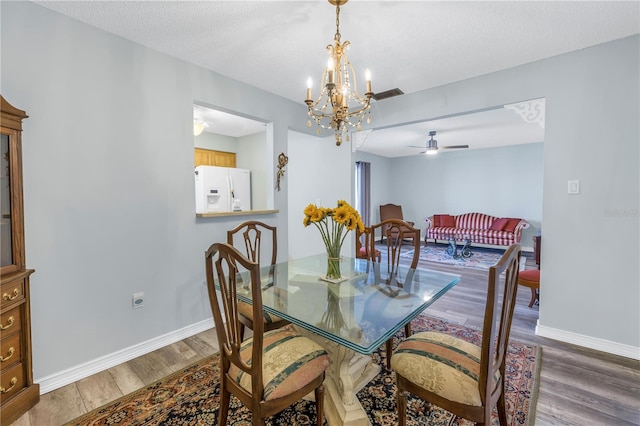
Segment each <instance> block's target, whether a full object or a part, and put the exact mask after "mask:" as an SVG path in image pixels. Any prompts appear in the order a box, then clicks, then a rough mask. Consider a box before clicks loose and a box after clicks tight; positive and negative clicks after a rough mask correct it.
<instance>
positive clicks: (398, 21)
mask: <svg viewBox="0 0 640 426" xmlns="http://www.w3.org/2000/svg"><path fill="white" fill-rule="evenodd" d="M34 3H37V4H40V5H42V6H44V7H47V8H50V9H52V10H55V11H57V12H59V13H62V14H65V15H68V16H70V17H72V18H75V19H77V20H80V21H83V22H86V23H88V24H89V25H92V26H95V27H98V28H101V29H103V30H105V31H108V32H111V33H114V34H117V35H119V36H121V37H124V38H126V39H129V40H132V41H134V42H136V43H139V44H142V45H144V46H147V47H150V48H152V49H155V50H157V51H160V52H164V53H166V54H169V55H171V56H174V57H177V58H180V59H183V60H185V61H188V62H191V63H194V64H196V65H199V66H202V67H204V68H207V69H210V70H213V71H216V72H218V73H220V74H222V75H226V76H229V77H232V78H234V79H236V80H240V81H242V82H245V83H247V84H250V85H253V86H256V87H259V88H261V89H264V90H266V91H269V92H272V93H275V94H277V95H280V96H283V97H285V98H288V99H291V100H294V101H296V102H300V103H301V104H302V101H303V99H304V97H305V87H306V78H307V77H308V76H311V77H313V78H314V80H316V81H317V80H318V79H319V78H320V73H321V71H322V68H323V67H324V66H325V65H326V55H325V47H326V46H327V45H328V44H330V43H331V42H332V40H333V35H334V33H335V8H334V7H333V6H331V5H330V4H329V3H328V2H327V1H324V0H316V1H106V2H105V1H53V2H47V1H35V2H34ZM639 16H640V3H639V2H638V1H628V2H611V1H590V2H582V1H534V2H527V1H509V2H505V1H498V2H493V1H476V2H474V1H467V2H461V1H444V2H441V1H376V2H371V1H359V0H351V1H350V2H349V3H348V4H346V5H345V6H343V7H342V8H341V14H340V32H341V34H342V40H343V41H345V40H349V41H350V42H351V49H350V51H349V59H350V60H351V62H352V63H353V64H354V66H355V68H356V72H358V73H364V69H365V68H369V69H370V70H371V72H372V81H373V91H374V92H381V91H385V90H389V89H393V88H400V89H401V90H402V91H403V92H404V93H412V92H416V91H419V90H423V89H427V88H432V87H436V86H441V85H444V84H448V83H452V82H455V81H459V80H463V79H467V78H471V77H474V76H478V75H483V74H487V73H490V72H494V71H497V70H501V69H505V68H509V67H513V66H517V65H521V64H524V63H529V62H533V61H536V60H539V59H543V58H547V57H550V56H555V55H559V54H562V53H566V52H569V51H573V50H578V49H582V48H585V47H589V46H593V45H596V44H600V43H603V42H607V41H611V40H615V39H619V38H623V37H626V36H629V35H632V34H637V33H639V32H640V23H639V22H640V18H639ZM359 77H360V78H362V77H361V76H359ZM381 102H384V101H381ZM435 130H437V129H435ZM374 133H375V131H374ZM426 139H427V136H426V135H425V137H424V138H422V143H424V141H425V140H426ZM363 148H364V147H363Z"/></svg>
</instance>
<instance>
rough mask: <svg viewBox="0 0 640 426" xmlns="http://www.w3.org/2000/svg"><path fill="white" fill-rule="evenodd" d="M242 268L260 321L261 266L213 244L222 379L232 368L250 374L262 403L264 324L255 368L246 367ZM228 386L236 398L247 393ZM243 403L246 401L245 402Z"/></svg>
mask: <svg viewBox="0 0 640 426" xmlns="http://www.w3.org/2000/svg"><path fill="white" fill-rule="evenodd" d="M241 268H244V269H246V270H247V271H248V272H249V277H250V278H249V279H250V288H251V299H252V306H253V316H254V318H256V317H257V318H259V317H260V316H261V315H262V291H261V286H260V265H258V263H257V262H252V261H250V260H249V259H247V258H246V257H245V256H243V255H242V253H240V252H239V251H238V250H237V249H236V248H235V247H233V246H231V245H229V244H225V243H215V244H212V245H211V247H209V249H208V250H207V252H206V254H205V269H206V275H207V288H208V290H209V302H210V303H211V310H212V311H213V321H214V324H215V328H216V334H217V336H218V343H219V345H220V358H221V363H222V371H221V375H222V376H226V374H227V373H228V371H229V368H230V367H231V365H232V364H233V365H235V366H236V367H237V368H239V369H240V370H242V371H244V372H246V373H249V374H250V375H251V380H252V383H251V387H252V394H253V395H254V396H255V397H256V398H258V399H262V393H263V382H262V337H263V332H264V329H263V323H262V321H256V322H255V323H254V329H253V348H252V352H251V364H247V363H245V362H244V361H243V360H242V358H241V357H240V346H241V344H242V337H243V336H242V335H241V334H242V333H241V329H242V323H241V322H240V315H239V312H238V294H237V288H238V286H237V277H238V273H239V272H240V271H241V270H242V269H241ZM216 282H217V283H218V288H217V290H218V291H216V286H215V283H216ZM223 379H224V380H226V378H225V377H221V380H223ZM228 382H229V383H228V384H229V385H230V386H231V387H232V389H231V393H233V394H234V395H236V394H238V393H246V392H245V391H244V390H242V388H240V387H239V386H237V385H236V384H235V382H234V381H233V380H229V381H228ZM234 389H235V391H234ZM239 398H240V397H239ZM240 399H241V400H242V398H240ZM243 402H245V401H243ZM245 403H246V402H245Z"/></svg>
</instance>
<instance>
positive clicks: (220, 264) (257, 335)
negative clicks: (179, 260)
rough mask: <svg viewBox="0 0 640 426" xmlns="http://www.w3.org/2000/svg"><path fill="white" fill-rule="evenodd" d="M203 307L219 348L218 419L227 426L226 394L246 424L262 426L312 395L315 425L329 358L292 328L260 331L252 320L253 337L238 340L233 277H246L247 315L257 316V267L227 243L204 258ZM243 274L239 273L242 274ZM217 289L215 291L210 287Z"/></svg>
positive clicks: (319, 421) (260, 324)
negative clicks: (207, 306) (245, 413)
mask: <svg viewBox="0 0 640 426" xmlns="http://www.w3.org/2000/svg"><path fill="white" fill-rule="evenodd" d="M205 268H206V275H207V288H208V290H209V302H210V303H211V310H212V311H213V319H214V323H215V328H216V334H217V337H218V344H219V346H220V376H221V377H220V415H219V417H218V425H220V426H223V425H226V424H227V416H228V413H229V403H230V398H231V394H233V395H235V396H236V397H237V398H238V399H239V400H240V401H242V403H244V404H245V405H246V406H247V407H248V408H249V409H250V410H251V413H252V420H251V424H252V425H254V426H255V425H263V424H264V419H265V418H266V417H269V416H272V415H274V414H276V413H278V412H280V411H282V410H283V409H285V408H287V407H288V406H290V405H291V404H293V403H294V402H296V401H298V400H300V399H302V398H303V397H304V396H305V395H307V394H309V393H310V392H314V393H315V402H316V411H317V424H318V425H322V424H323V422H324V413H323V409H324V407H323V405H324V386H323V384H322V383H323V381H324V377H325V370H326V369H327V367H328V366H329V355H328V354H327V352H326V351H325V350H324V349H323V348H322V347H321V346H320V345H318V344H317V343H315V342H313V341H312V340H310V339H308V338H306V337H303V336H301V335H300V334H298V333H297V332H295V330H294V329H293V327H284V328H279V329H276V330H272V331H268V332H265V331H264V323H263V322H262V321H256V322H255V324H254V326H255V327H254V329H253V336H252V337H250V338H248V339H247V340H245V341H243V340H242V336H241V333H240V328H241V323H240V315H239V312H238V299H237V293H236V289H237V285H238V283H237V281H236V280H237V274H238V272H240V271H241V269H240V268H244V269H246V270H247V271H248V272H249V274H250V277H251V278H250V280H251V297H252V301H253V304H252V305H250V306H252V308H253V316H254V317H258V316H260V315H262V288H261V287H262V286H261V284H260V265H258V263H257V262H251V261H250V260H249V259H247V258H246V257H244V256H243V255H242V253H240V252H239V251H238V250H237V249H235V248H234V247H232V246H231V245H229V244H225V243H215V244H212V245H211V247H209V249H208V250H207V252H206V253H205ZM244 269H243V270H244ZM216 284H217V287H216Z"/></svg>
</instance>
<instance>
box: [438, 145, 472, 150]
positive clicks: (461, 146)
mask: <svg viewBox="0 0 640 426" xmlns="http://www.w3.org/2000/svg"><path fill="white" fill-rule="evenodd" d="M458 148H469V145H449V146H441V147H440V149H458Z"/></svg>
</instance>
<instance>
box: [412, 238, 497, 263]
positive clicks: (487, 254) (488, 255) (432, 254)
mask: <svg viewBox="0 0 640 426" xmlns="http://www.w3.org/2000/svg"><path fill="white" fill-rule="evenodd" d="M447 247H448V246H447V245H445V244H438V245H433V243H429V245H428V246H426V247H425V246H421V247H420V260H427V261H430V262H439V263H446V264H449V265H456V266H463V267H465V268H478V269H487V270H488V269H489V268H490V267H491V266H493V265H495V264H496V263H497V262H498V260H500V257H501V256H502V255H503V254H504V249H494V248H485V247H471V256H470V257H468V258H464V257H459V258H457V259H456V258H454V257H453V256H451V255H449V254H447ZM461 249H462V246H458V253H460V251H461ZM412 256H413V250H407V251H406V252H404V253H402V257H412Z"/></svg>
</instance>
